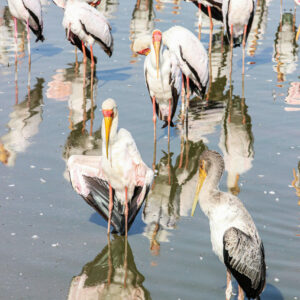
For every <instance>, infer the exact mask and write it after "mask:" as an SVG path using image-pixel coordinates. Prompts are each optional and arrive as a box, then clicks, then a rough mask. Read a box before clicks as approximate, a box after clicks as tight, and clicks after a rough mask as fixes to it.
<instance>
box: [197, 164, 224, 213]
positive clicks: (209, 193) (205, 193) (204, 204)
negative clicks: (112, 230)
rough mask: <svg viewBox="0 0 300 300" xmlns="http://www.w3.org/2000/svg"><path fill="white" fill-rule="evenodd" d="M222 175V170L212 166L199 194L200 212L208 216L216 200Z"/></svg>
mask: <svg viewBox="0 0 300 300" xmlns="http://www.w3.org/2000/svg"><path fill="white" fill-rule="evenodd" d="M222 174H223V168H221V169H220V166H217V164H214V165H212V166H211V169H210V170H209V173H208V174H207V176H206V178H205V180H204V182H203V186H202V189H201V191H200V194H199V200H200V206H201V209H202V211H203V212H204V213H205V214H206V215H207V216H209V215H210V212H211V210H212V209H214V206H215V204H216V202H217V201H218V199H217V198H216V197H215V195H216V192H217V191H218V186H219V181H220V179H221V176H222Z"/></svg>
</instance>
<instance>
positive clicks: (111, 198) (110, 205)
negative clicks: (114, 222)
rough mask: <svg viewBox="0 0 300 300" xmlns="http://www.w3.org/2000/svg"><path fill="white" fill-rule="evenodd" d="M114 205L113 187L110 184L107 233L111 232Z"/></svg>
mask: <svg viewBox="0 0 300 300" xmlns="http://www.w3.org/2000/svg"><path fill="white" fill-rule="evenodd" d="M113 207H114V203H113V192H112V187H111V185H110V184H109V204H108V223H107V235H109V233H110V223H111V213H112V210H113Z"/></svg>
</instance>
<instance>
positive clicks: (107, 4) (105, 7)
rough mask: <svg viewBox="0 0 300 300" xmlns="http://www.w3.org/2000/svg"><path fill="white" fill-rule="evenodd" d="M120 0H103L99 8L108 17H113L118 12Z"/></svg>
mask: <svg viewBox="0 0 300 300" xmlns="http://www.w3.org/2000/svg"><path fill="white" fill-rule="evenodd" d="M118 6H119V0H101V2H100V4H99V6H98V7H97V9H98V10H99V11H101V12H102V13H103V15H104V16H105V17H106V18H107V19H113V18H114V14H115V13H116V12H117V10H118Z"/></svg>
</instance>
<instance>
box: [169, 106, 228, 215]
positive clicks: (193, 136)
mask: <svg viewBox="0 0 300 300" xmlns="http://www.w3.org/2000/svg"><path fill="white" fill-rule="evenodd" d="M190 104H191V105H190V108H189V111H188V113H187V116H186V120H185V123H184V126H182V123H178V124H177V127H178V129H179V130H180V131H181V147H180V155H179V156H178V157H177V159H176V164H175V167H174V168H175V175H176V178H177V184H178V188H177V192H178V194H179V197H180V216H188V215H189V212H190V210H191V208H192V204H193V202H192V201H193V196H192V193H193V192H194V190H195V188H196V185H197V179H198V178H197V171H198V166H199V156H200V154H201V153H202V151H203V150H204V149H205V148H206V147H205V145H204V143H208V142H209V140H208V136H209V135H210V134H213V133H214V132H215V131H216V128H217V126H218V125H220V124H221V122H222V119H223V115H224V111H225V109H224V108H225V106H224V102H223V101H209V102H206V101H205V102H203V103H200V102H198V101H192V102H191V103H190Z"/></svg>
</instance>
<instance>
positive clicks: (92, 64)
mask: <svg viewBox="0 0 300 300" xmlns="http://www.w3.org/2000/svg"><path fill="white" fill-rule="evenodd" d="M90 49H91V61H92V62H91V69H92V72H93V71H94V66H95V62H94V54H93V46H92V45H91V46H90Z"/></svg>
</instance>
